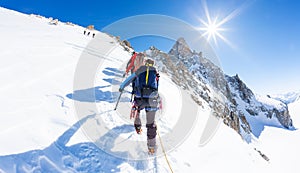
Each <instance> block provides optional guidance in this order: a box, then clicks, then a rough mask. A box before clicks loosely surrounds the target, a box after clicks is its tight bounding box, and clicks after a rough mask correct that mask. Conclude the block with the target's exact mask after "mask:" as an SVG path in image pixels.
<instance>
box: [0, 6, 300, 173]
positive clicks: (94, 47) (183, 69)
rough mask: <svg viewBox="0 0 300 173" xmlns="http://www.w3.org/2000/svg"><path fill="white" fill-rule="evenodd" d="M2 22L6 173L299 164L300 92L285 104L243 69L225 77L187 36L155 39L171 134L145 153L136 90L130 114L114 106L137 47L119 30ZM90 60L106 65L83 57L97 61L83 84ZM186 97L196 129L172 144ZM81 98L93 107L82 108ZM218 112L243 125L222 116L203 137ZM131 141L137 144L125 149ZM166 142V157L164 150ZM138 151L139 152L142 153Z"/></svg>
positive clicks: (1, 160)
mask: <svg viewBox="0 0 300 173" xmlns="http://www.w3.org/2000/svg"><path fill="white" fill-rule="evenodd" d="M0 20H1V21H2V23H1V25H0V38H1V42H0V59H1V63H0V71H1V73H0V84H1V85H0V95H1V98H2V99H1V101H0V105H1V114H0V120H1V121H0V146H1V147H0V172H1V173H2V172H130V173H131V172H170V169H171V168H172V169H173V171H174V172H221V171H222V172H241V171H243V172H262V171H265V172H283V171H284V172H292V171H295V170H299V169H300V167H299V164H298V153H299V149H298V148H299V145H300V142H299V140H298V139H299V138H300V132H299V130H298V129H295V128H293V126H291V124H290V123H291V122H290V120H291V119H293V125H294V126H295V127H298V126H299V124H300V117H299V113H300V110H299V108H300V100H297V101H294V102H293V103H291V104H289V105H286V104H284V103H282V102H280V101H278V100H274V99H271V98H268V97H266V98H265V97H258V96H255V95H254V94H253V93H252V91H251V90H250V89H249V88H247V86H246V85H245V84H244V83H243V82H242V81H241V79H240V78H239V77H238V76H233V77H229V76H226V75H225V74H224V73H223V72H222V70H221V69H220V68H218V67H217V66H215V65H214V64H213V63H211V62H210V61H209V59H207V58H205V57H202V53H201V52H200V53H196V52H193V51H191V50H190V49H189V47H188V45H187V43H185V41H184V39H183V38H181V39H179V40H178V42H177V43H176V44H175V45H174V47H173V49H172V50H171V51H170V52H169V53H164V52H161V51H159V50H158V49H156V48H155V47H152V48H151V49H150V50H147V51H146V53H147V54H148V55H149V56H151V57H153V58H155V59H156V63H157V66H158V68H159V70H160V72H161V79H160V92H161V93H162V94H163V96H164V109H163V111H162V112H161V113H157V117H158V119H157V124H158V127H159V132H160V134H161V136H162V138H163V140H162V142H158V154H157V157H145V154H144V153H145V150H146V134H143V135H137V134H136V133H135V131H134V128H133V125H132V123H133V122H132V120H130V119H129V118H128V116H129V111H130V103H128V100H130V94H127V93H125V94H124V96H122V99H121V102H120V110H123V109H124V112H125V113H124V114H122V113H123V112H122V111H119V112H118V111H113V108H114V106H115V101H116V98H117V96H118V95H119V93H118V92H117V91H116V88H118V85H119V84H120V83H121V81H122V78H121V76H122V74H123V68H120V67H123V66H124V64H126V62H127V60H128V59H129V58H130V53H129V52H128V51H127V50H130V48H129V47H126V46H124V44H122V43H121V42H120V40H119V39H118V38H117V37H115V36H110V35H108V34H105V33H102V32H99V31H96V30H94V31H93V32H94V33H96V37H95V38H92V36H91V35H90V36H87V35H84V34H83V32H84V30H85V28H84V27H81V26H77V25H74V24H71V23H64V22H59V21H58V20H54V21H55V22H54V24H53V19H52V18H45V17H42V16H39V15H25V14H21V13H18V12H15V11H11V10H8V9H4V8H0ZM124 48H126V49H124ZM82 60H92V62H94V61H96V62H99V61H101V63H99V64H96V66H93V65H95V64H94V63H91V64H89V61H83V62H84V63H86V64H85V65H87V68H86V69H84V70H85V71H88V70H90V69H91V68H93V67H95V68H96V69H97V70H96V72H95V74H94V77H93V78H92V81H93V86H90V87H86V86H85V85H84V84H82V85H79V86H76V87H78V88H75V86H74V80H75V79H76V77H78V76H75V74H76V72H77V71H78V64H80V63H79V62H82ZM82 77H83V78H88V77H89V76H85V75H83V76H82ZM183 96H184V97H183ZM182 98H183V99H182ZM180 99H182V100H180ZM180 102H187V104H190V105H193V106H198V107H199V109H198V112H197V113H196V116H197V119H196V120H195V122H194V126H193V127H191V128H190V131H189V135H188V136H186V137H185V138H184V139H183V140H182V141H181V142H180V144H179V145H177V146H173V145H172V139H173V138H170V139H169V140H164V139H166V138H164V136H165V135H166V134H167V133H168V132H170V131H172V129H173V127H174V126H175V125H176V124H177V123H178V121H179V120H180V119H179V118H178V117H179V116H178V115H179V114H180V107H181V105H180V104H181V103H180ZM79 104H80V105H84V108H87V109H83V110H80V111H81V112H80V113H82V114H79V111H78V107H76V106H77V105H79ZM92 106H95V107H96V109H97V111H94V110H93V109H90V108H91V107H92ZM287 108H288V112H287ZM211 111H212V112H214V115H216V116H218V117H220V118H221V119H222V120H223V122H224V124H226V125H228V126H230V127H232V128H233V129H234V130H235V131H234V130H232V129H231V128H228V126H226V125H224V124H223V123H222V124H220V126H219V129H218V130H217V131H216V133H215V135H214V136H213V138H212V139H211V140H210V141H209V143H208V144H206V145H205V146H204V147H201V146H199V139H200V135H201V133H202V132H203V131H204V127H205V123H206V121H207V120H208V118H209V117H210V112H211ZM127 112H128V114H127ZM178 112H179V113H178ZM187 116H190V115H187ZM291 117H292V118H291ZM183 123H185V122H183ZM103 126H104V127H103ZM143 128H145V127H144V126H143ZM89 130H90V131H89ZM182 130H184V129H182ZM144 131H146V130H145V129H144ZM236 132H238V133H236ZM241 136H242V137H243V138H241ZM242 139H244V140H242ZM245 140H246V141H247V142H245ZM128 142H129V143H130V142H131V143H130V144H135V145H130V146H129V147H128V145H126V146H127V147H124V144H126V143H128ZM162 144H164V146H165V148H166V149H167V153H166V156H164V155H163V154H161V153H162V147H161V145H162ZM170 148H171V149H170ZM133 154H136V155H137V156H140V157H141V158H140V159H138V160H134V159H132V155H133ZM146 156H147V154H146ZM166 159H167V160H168V161H169V164H168V163H167V161H166ZM169 165H170V166H169ZM216 165H218V166H216Z"/></svg>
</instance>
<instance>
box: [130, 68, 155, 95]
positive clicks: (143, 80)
mask: <svg viewBox="0 0 300 173" xmlns="http://www.w3.org/2000/svg"><path fill="white" fill-rule="evenodd" d="M136 74H137V77H136V79H135V80H134V92H133V93H134V94H135V97H137V98H157V97H158V79H159V75H158V73H157V71H156V69H155V67H153V66H141V67H140V68H139V69H138V70H137V71H136Z"/></svg>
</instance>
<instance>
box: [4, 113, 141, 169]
mask: <svg viewBox="0 0 300 173" xmlns="http://www.w3.org/2000/svg"><path fill="white" fill-rule="evenodd" d="M95 116H96V114H93V115H88V116H86V117H85V118H83V119H81V120H80V121H78V122H77V123H75V124H74V125H73V126H72V127H70V128H69V129H68V130H67V131H65V132H64V133H63V134H62V135H61V136H60V137H59V138H58V139H57V140H56V141H55V142H53V143H52V144H51V145H50V146H48V147H47V148H45V149H43V150H32V151H28V152H25V153H20V154H12V155H6V156H0V163H1V164H0V170H1V171H4V172H28V171H29V170H30V171H29V172H57V173H58V172H120V171H121V170H120V167H119V166H120V165H121V164H122V163H125V162H126V163H129V164H130V165H131V166H133V167H135V169H138V170H143V169H145V167H144V166H143V165H145V164H143V163H142V162H143V161H131V162H129V161H128V160H127V159H121V158H116V157H115V156H114V153H111V152H112V151H111V149H112V148H113V147H114V142H115V140H116V138H117V137H118V135H116V134H120V133H128V132H130V131H133V127H132V126H129V125H122V126H117V127H115V128H113V129H111V130H110V131H108V132H107V133H106V134H105V135H103V136H102V137H100V138H99V141H101V140H104V141H103V144H104V146H106V149H108V150H110V153H111V154H108V153H107V152H105V151H103V150H101V149H100V148H98V147H97V146H96V145H95V144H94V143H92V142H84V143H78V144H75V145H71V146H67V144H68V142H69V141H70V139H71V138H72V136H74V134H75V133H76V132H77V131H78V130H79V129H80V127H81V125H82V124H83V123H85V122H86V121H87V120H88V119H91V118H94V117H95ZM115 154H117V155H120V154H121V155H123V156H126V155H128V153H127V152H122V153H120V152H119V153H115ZM141 165H142V166H141Z"/></svg>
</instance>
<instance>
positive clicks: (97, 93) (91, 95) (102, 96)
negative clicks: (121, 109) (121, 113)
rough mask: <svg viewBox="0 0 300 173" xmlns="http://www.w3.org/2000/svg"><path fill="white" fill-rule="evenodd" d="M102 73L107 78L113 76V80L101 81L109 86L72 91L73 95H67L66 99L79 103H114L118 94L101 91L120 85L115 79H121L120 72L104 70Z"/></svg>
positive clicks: (110, 69)
mask: <svg viewBox="0 0 300 173" xmlns="http://www.w3.org/2000/svg"><path fill="white" fill-rule="evenodd" d="M102 72H103V73H104V74H106V75H107V76H113V78H105V79H103V80H104V81H105V82H108V83H109V84H110V85H107V86H97V87H94V88H87V89H82V90H76V91H74V93H70V94H67V95H66V97H68V98H69V99H72V100H76V101H80V102H101V101H105V102H109V103H113V102H116V100H117V98H118V96H119V94H120V93H119V92H112V91H102V89H104V88H107V87H110V86H111V85H120V84H121V82H120V81H119V80H117V79H116V78H119V77H122V71H120V70H118V69H116V68H105V69H104V70H103V71H102ZM120 101H121V102H128V101H129V98H126V97H125V98H124V97H122V99H121V100H120Z"/></svg>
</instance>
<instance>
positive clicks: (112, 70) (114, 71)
mask: <svg viewBox="0 0 300 173" xmlns="http://www.w3.org/2000/svg"><path fill="white" fill-rule="evenodd" d="M102 73H103V74H105V75H107V76H113V77H117V78H122V77H123V73H124V72H123V71H121V70H118V69H116V68H110V67H107V68H105V69H104V70H103V71H102Z"/></svg>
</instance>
